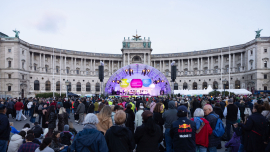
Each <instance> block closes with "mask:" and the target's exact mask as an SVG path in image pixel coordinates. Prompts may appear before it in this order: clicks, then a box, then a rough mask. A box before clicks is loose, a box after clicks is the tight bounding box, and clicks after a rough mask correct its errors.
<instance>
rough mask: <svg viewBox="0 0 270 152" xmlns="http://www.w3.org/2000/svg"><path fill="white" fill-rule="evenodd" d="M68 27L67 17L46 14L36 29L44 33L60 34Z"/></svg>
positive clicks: (58, 14)
mask: <svg viewBox="0 0 270 152" xmlns="http://www.w3.org/2000/svg"><path fill="white" fill-rule="evenodd" d="M65 26H66V17H65V16H64V15H62V14H60V13H45V14H44V15H43V16H42V18H41V19H40V20H39V21H37V22H36V23H35V24H34V27H35V28H36V29H37V30H39V31H42V32H50V33H58V32H59V31H60V30H61V29H62V28H64V27H65Z"/></svg>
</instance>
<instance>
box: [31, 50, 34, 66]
mask: <svg viewBox="0 0 270 152" xmlns="http://www.w3.org/2000/svg"><path fill="white" fill-rule="evenodd" d="M31 60H32V62H31V64H32V69H34V67H33V66H34V52H32V59H31Z"/></svg>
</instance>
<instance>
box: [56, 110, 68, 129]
mask: <svg viewBox="0 0 270 152" xmlns="http://www.w3.org/2000/svg"><path fill="white" fill-rule="evenodd" d="M66 124H68V114H67V113H66V110H65V108H64V107H61V108H60V109H59V113H58V131H60V132H62V131H63V130H64V126H65V125H66Z"/></svg>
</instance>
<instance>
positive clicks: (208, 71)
mask: <svg viewBox="0 0 270 152" xmlns="http://www.w3.org/2000/svg"><path fill="white" fill-rule="evenodd" d="M207 63H208V70H207V74H209V73H210V69H209V65H210V63H209V57H208V61H207Z"/></svg>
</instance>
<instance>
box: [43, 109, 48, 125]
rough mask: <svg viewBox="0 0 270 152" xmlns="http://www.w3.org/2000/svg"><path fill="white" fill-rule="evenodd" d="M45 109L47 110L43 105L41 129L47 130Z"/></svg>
mask: <svg viewBox="0 0 270 152" xmlns="http://www.w3.org/2000/svg"><path fill="white" fill-rule="evenodd" d="M47 109H48V107H47V104H44V105H43V108H42V128H48V124H47V123H46V121H47V119H46V115H47Z"/></svg>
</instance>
